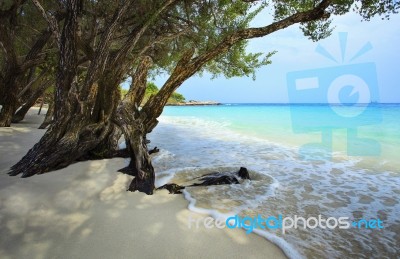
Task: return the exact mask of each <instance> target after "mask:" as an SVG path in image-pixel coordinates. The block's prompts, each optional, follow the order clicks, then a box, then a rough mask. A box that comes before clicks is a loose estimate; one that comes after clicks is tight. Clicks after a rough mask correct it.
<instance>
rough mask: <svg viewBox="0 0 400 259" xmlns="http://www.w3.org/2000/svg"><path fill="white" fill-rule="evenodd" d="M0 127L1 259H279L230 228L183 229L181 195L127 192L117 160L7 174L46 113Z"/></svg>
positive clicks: (273, 250) (272, 249)
mask: <svg viewBox="0 0 400 259" xmlns="http://www.w3.org/2000/svg"><path fill="white" fill-rule="evenodd" d="M37 109H38V108H32V109H31V110H30V111H29V113H28V115H27V117H26V119H25V120H24V121H22V122H21V123H19V124H14V125H12V127H10V128H0V147H1V148H0V172H1V174H0V205H1V206H0V228H1V231H2V233H3V235H2V237H0V257H1V258H21V257H27V256H29V257H33V258H49V257H57V256H60V255H63V256H66V257H84V258H95V257H96V258H98V257H113V256H116V255H118V257H122V258H126V257H140V258H144V257H145V258H150V257H153V258H154V257H158V258H159V257H166V258H187V257H195V258H198V257H202V258H203V257H204V258H205V257H237V256H238V255H239V256H240V255H241V256H247V257H250V258H285V256H284V254H283V252H282V251H281V250H280V249H279V248H278V247H277V246H276V245H274V244H272V243H271V242H269V241H267V240H266V239H264V238H263V237H260V236H258V235H255V234H250V235H246V234H245V231H243V230H239V229H235V230H229V229H223V230H219V229H216V228H214V229H205V228H198V229H197V228H193V229H189V227H188V225H187V223H188V218H189V217H191V218H193V219H199V218H205V217H206V216H207V215H201V214H197V213H194V212H191V211H189V210H188V209H187V207H188V202H187V201H186V200H185V199H184V197H183V196H182V195H170V194H168V193H167V191H157V192H156V193H155V194H154V195H152V196H147V195H144V194H142V193H131V192H126V191H125V190H126V189H127V186H128V185H129V182H130V180H131V177H130V176H127V175H124V174H121V173H117V172H116V170H118V169H119V168H122V167H124V164H125V163H126V161H125V160H124V159H121V158H117V159H109V160H98V161H86V162H79V163H76V164H73V165H71V166H68V167H67V168H64V169H61V170H57V171H54V172H50V173H48V174H45V175H37V176H33V177H30V178H25V179H21V178H19V177H10V176H8V175H6V170H7V169H8V168H9V167H10V166H11V165H13V164H14V163H15V162H17V161H18V160H19V159H20V158H21V157H22V156H23V155H24V154H25V153H26V152H27V151H28V149H29V148H31V147H32V146H33V145H34V144H35V143H36V142H37V141H38V140H39V139H40V137H41V136H42V135H43V134H44V132H45V130H39V129H37V126H38V125H39V124H40V123H41V121H42V119H43V118H44V115H43V114H44V113H42V114H41V115H37Z"/></svg>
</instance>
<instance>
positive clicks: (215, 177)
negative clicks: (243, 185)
mask: <svg viewBox="0 0 400 259" xmlns="http://www.w3.org/2000/svg"><path fill="white" fill-rule="evenodd" d="M200 181H203V182H202V183H194V184H192V185H191V186H209V185H221V184H238V183H239V181H238V179H236V177H235V176H233V175H227V174H221V173H213V174H207V175H205V176H202V177H201V178H200Z"/></svg>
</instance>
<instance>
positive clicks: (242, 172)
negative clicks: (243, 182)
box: [238, 167, 251, 180]
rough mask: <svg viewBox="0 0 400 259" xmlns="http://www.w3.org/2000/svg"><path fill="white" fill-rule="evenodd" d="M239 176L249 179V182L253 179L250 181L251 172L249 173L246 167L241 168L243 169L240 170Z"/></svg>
mask: <svg viewBox="0 0 400 259" xmlns="http://www.w3.org/2000/svg"><path fill="white" fill-rule="evenodd" d="M238 175H239V177H240V178H242V179H249V180H251V179H250V175H249V171H247V168H246V167H241V168H240V169H239V172H238Z"/></svg>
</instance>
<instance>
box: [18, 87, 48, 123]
mask: <svg viewBox="0 0 400 259" xmlns="http://www.w3.org/2000/svg"><path fill="white" fill-rule="evenodd" d="M49 85H50V82H45V83H44V84H43V85H42V86H41V87H39V88H38V89H36V90H35V92H33V93H32V95H31V96H30V98H29V99H28V100H27V101H26V103H24V104H23V105H22V107H21V108H20V109H19V110H18V111H17V112H16V113H15V114H14V116H13V117H12V123H18V122H20V121H22V120H23V119H24V118H25V115H26V114H27V113H28V111H29V109H30V108H31V107H32V106H33V105H34V104H35V103H36V100H37V99H38V98H39V97H40V96H41V95H43V93H44V91H45V90H46V89H47V88H48V87H49Z"/></svg>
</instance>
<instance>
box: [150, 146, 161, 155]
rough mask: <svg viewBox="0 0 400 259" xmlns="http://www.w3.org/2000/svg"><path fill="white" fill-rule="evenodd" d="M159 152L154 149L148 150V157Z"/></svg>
mask: <svg viewBox="0 0 400 259" xmlns="http://www.w3.org/2000/svg"><path fill="white" fill-rule="evenodd" d="M158 152H160V149H158V148H157V147H154V148H153V149H151V150H149V155H151V154H154V153H158Z"/></svg>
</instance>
